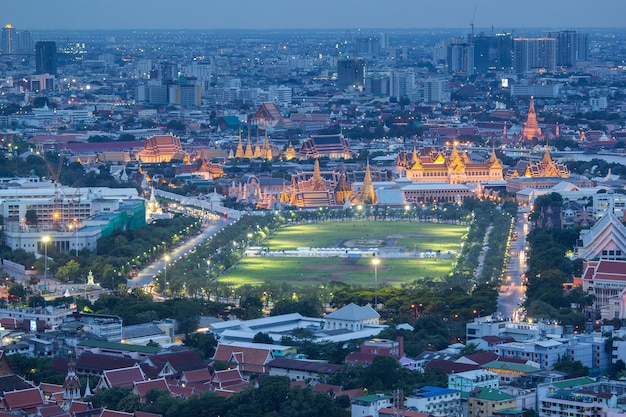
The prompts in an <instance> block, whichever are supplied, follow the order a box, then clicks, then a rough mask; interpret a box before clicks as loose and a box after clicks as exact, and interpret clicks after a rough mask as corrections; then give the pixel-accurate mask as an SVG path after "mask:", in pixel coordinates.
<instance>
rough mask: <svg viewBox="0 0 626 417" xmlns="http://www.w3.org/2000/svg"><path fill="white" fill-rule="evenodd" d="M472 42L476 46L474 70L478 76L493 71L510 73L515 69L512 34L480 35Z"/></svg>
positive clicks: (471, 40) (472, 39) (471, 39)
mask: <svg viewBox="0 0 626 417" xmlns="http://www.w3.org/2000/svg"><path fill="white" fill-rule="evenodd" d="M470 42H471V43H473V45H474V70H475V72H476V73H478V74H485V73H487V72H493V71H504V72H510V71H511V70H512V67H513V39H512V38H511V34H510V33H498V34H496V35H495V36H486V35H484V34H483V33H480V34H478V35H476V36H474V37H473V38H472V37H471V36H470Z"/></svg>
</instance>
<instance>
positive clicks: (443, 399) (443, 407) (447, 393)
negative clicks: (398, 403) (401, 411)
mask: <svg viewBox="0 0 626 417" xmlns="http://www.w3.org/2000/svg"><path fill="white" fill-rule="evenodd" d="M405 405H406V407H407V408H409V409H415V410H417V411H421V412H424V413H427V414H428V415H432V416H458V415H460V413H461V391H459V390H455V389H449V388H440V387H432V386H428V385H427V386H424V387H422V388H420V389H419V390H418V391H417V392H416V393H415V394H413V395H409V396H407V397H406V400H405Z"/></svg>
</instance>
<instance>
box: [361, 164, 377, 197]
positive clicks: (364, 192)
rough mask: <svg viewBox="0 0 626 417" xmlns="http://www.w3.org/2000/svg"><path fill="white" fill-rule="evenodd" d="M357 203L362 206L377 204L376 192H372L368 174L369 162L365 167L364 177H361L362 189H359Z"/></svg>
mask: <svg viewBox="0 0 626 417" xmlns="http://www.w3.org/2000/svg"><path fill="white" fill-rule="evenodd" d="M359 201H360V202H361V203H363V204H377V203H378V199H377V198H376V191H374V184H373V183H372V173H371V172H370V160H369V159H368V160H367V165H366V166H365V177H363V187H362V188H361V194H360V195H359Z"/></svg>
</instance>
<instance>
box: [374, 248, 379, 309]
mask: <svg viewBox="0 0 626 417" xmlns="http://www.w3.org/2000/svg"><path fill="white" fill-rule="evenodd" d="M379 264H380V259H378V258H374V259H372V265H374V308H375V309H378V265H379Z"/></svg>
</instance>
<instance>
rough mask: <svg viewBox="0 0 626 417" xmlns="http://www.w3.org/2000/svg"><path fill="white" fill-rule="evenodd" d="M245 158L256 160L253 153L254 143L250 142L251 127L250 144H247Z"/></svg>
mask: <svg viewBox="0 0 626 417" xmlns="http://www.w3.org/2000/svg"><path fill="white" fill-rule="evenodd" d="M243 157H244V158H248V159H252V158H254V153H253V152H252V141H251V140H250V127H248V143H247V144H246V152H245V153H244V154H243Z"/></svg>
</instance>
